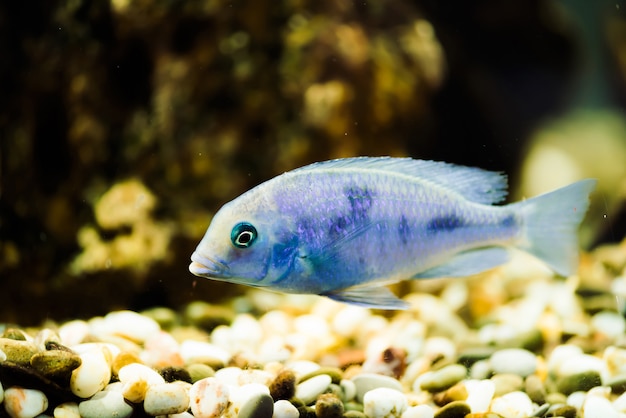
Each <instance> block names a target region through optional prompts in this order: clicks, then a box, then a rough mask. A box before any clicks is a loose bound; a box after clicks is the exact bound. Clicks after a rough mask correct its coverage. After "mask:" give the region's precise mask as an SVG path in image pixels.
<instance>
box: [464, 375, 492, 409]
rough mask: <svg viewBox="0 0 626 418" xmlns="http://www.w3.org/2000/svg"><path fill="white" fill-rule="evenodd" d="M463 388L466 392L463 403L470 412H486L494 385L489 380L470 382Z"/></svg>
mask: <svg viewBox="0 0 626 418" xmlns="http://www.w3.org/2000/svg"><path fill="white" fill-rule="evenodd" d="M465 387H466V390H467V399H466V400H465V403H466V404H467V405H469V407H470V409H471V411H472V412H485V411H488V410H489V405H490V404H491V400H492V399H493V395H494V393H495V391H496V385H495V384H494V383H493V382H492V381H491V380H478V381H477V380H470V381H466V382H465Z"/></svg>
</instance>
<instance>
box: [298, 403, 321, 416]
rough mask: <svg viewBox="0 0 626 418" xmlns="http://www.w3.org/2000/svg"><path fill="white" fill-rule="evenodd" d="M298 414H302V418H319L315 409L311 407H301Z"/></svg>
mask: <svg viewBox="0 0 626 418" xmlns="http://www.w3.org/2000/svg"><path fill="white" fill-rule="evenodd" d="M298 412H299V413H300V418H317V415H315V409H313V408H311V407H310V406H301V407H299V408H298Z"/></svg>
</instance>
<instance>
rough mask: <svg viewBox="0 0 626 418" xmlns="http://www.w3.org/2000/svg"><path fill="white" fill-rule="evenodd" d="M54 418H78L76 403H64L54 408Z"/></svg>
mask: <svg viewBox="0 0 626 418" xmlns="http://www.w3.org/2000/svg"><path fill="white" fill-rule="evenodd" d="M54 418H80V412H79V411H78V404H77V403H76V402H65V403H62V404H60V405H58V406H57V407H56V408H54Z"/></svg>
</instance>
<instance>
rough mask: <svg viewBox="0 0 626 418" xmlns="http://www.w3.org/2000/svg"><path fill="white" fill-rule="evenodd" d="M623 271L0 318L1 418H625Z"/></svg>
mask: <svg viewBox="0 0 626 418" xmlns="http://www.w3.org/2000/svg"><path fill="white" fill-rule="evenodd" d="M625 266H626V241H625V242H624V243H622V244H621V245H615V246H610V247H603V248H600V249H598V250H596V251H595V252H594V253H592V254H586V255H584V257H583V258H582V260H581V267H580V269H579V273H578V274H577V275H576V276H573V277H570V278H554V277H553V276H552V275H551V274H550V273H549V272H548V271H547V270H546V269H545V267H543V266H541V265H539V264H537V263H533V262H531V261H529V260H528V259H525V258H520V259H516V260H514V261H513V262H512V263H510V264H508V265H507V266H505V267H503V268H500V269H497V270H494V271H492V272H490V273H488V274H485V275H482V276H480V277H474V278H468V279H457V280H436V281H428V282H419V283H412V284H411V285H410V286H412V288H411V289H409V292H408V294H406V296H405V297H404V300H406V301H407V302H408V303H409V304H410V306H411V307H410V309H409V310H407V311H399V312H382V311H371V310H367V309H363V308H359V307H355V306H349V305H344V304H341V303H337V302H333V301H330V300H327V299H325V298H319V297H315V296H294V295H279V294H274V293H269V292H263V291H250V292H249V293H247V294H246V295H245V296H244V297H239V298H236V299H233V300H231V301H229V302H228V304H225V305H219V306H218V305H210V304H207V303H204V302H194V303H191V304H189V305H188V306H186V307H184V309H182V310H181V311H180V312H176V311H174V310H171V309H166V308H154V309H151V310H149V311H145V312H140V313H138V312H132V311H116V312H111V313H108V314H107V315H105V316H103V317H96V318H91V319H89V320H72V321H68V322H64V323H53V322H49V323H46V324H45V326H44V327H41V328H38V329H28V328H20V327H19V326H10V325H0V332H1V334H2V335H1V337H0V403H1V404H2V405H0V406H1V407H0V416H10V417H18V418H30V417H36V416H54V417H57V418H73V417H86V418H103V417H121V418H123V417H130V416H171V417H188V416H189V417H190V416H194V417H201V418H218V417H229V418H230V417H233V418H234V417H240V418H272V417H274V418H298V417H301V418H314V417H318V418H341V417H345V418H364V417H369V418H394V417H401V418H427V417H431V418H432V417H440V418H444V417H469V418H478V417H485V418H486V417H557V416H559V417H584V418H590V417H602V418H610V417H626V335H625V330H626V321H625V320H624V315H623V312H624V309H623V302H622V301H623V300H624V297H626V269H625ZM207 285H208V284H207ZM427 290H428V291H427Z"/></svg>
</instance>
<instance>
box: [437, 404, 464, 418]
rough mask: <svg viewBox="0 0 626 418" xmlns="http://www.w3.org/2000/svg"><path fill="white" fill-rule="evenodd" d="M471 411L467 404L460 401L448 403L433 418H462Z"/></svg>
mask: <svg viewBox="0 0 626 418" xmlns="http://www.w3.org/2000/svg"><path fill="white" fill-rule="evenodd" d="M470 412H472V411H471V409H470V407H469V405H468V404H466V403H465V402H461V401H455V402H450V403H449V404H447V405H446V406H444V407H443V408H441V409H440V410H439V411H437V412H436V413H435V418H464V417H465V416H466V415H467V414H469V413H470Z"/></svg>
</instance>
